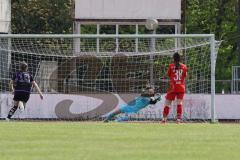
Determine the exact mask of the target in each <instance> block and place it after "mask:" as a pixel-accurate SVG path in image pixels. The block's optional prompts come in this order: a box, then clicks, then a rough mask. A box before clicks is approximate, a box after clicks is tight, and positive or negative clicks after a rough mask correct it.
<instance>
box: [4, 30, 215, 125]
mask: <svg viewBox="0 0 240 160" xmlns="http://www.w3.org/2000/svg"><path fill="white" fill-rule="evenodd" d="M219 44H220V43H218V42H217V41H215V36H214V35H213V34H184V35H182V34H171V35H169V34H164V35H158V34H153V35H152V34H143V35H132V34H118V35H95V34H94V35H90V34H64V35H63V34H59V35H51V34H5V35H0V53H1V59H0V61H1V68H0V69H1V72H2V73H3V74H4V73H5V74H4V75H8V76H5V77H3V78H2V77H1V81H0V89H1V94H5V93H8V91H9V88H8V81H9V80H10V78H11V74H12V73H13V72H16V71H17V70H18V67H19V66H18V65H19V62H21V61H26V62H27V63H28V64H29V71H30V72H31V73H32V74H33V75H34V77H35V80H36V81H37V82H38V83H39V85H40V88H41V89H42V91H43V92H44V93H45V94H47V95H48V96H52V95H51V93H54V94H55V95H54V96H55V98H56V97H57V98H56V99H61V98H60V97H64V96H70V95H74V96H76V95H79V97H81V98H82V99H81V101H84V97H91V98H96V97H97V99H100V100H101V102H100V101H99V102H98V101H96V102H94V100H92V99H90V100H89V99H88V100H86V102H83V103H85V104H84V107H83V106H82V107H80V108H77V106H78V105H80V104H77V102H76V104H75V101H74V100H73V101H68V99H69V98H67V100H66V101H64V102H63V101H58V102H57V101H56V103H54V104H53V106H45V107H48V112H49V115H48V116H46V114H43V113H44V112H45V111H44V109H42V110H41V112H39V109H38V113H37V110H34V109H32V110H34V111H29V112H31V113H32V115H26V114H25V115H24V116H25V117H27V118H36V117H37V118H45V117H47V118H60V119H61V118H62V119H81V118H83V119H87V118H90V119H91V118H93V117H96V116H102V115H104V114H106V113H108V112H110V111H111V110H113V109H114V108H116V107H117V106H118V105H119V104H120V103H123V102H124V101H125V102H126V101H129V99H128V98H129V96H127V95H129V94H131V96H130V97H131V98H133V97H134V96H133V95H137V94H139V93H140V92H141V90H142V89H143V88H144V86H145V84H146V83H147V82H150V83H152V84H154V85H155V86H158V87H159V88H160V90H161V92H162V93H166V91H167V88H168V79H167V77H166V76H165V73H166V68H167V66H168V64H169V63H171V60H172V55H173V53H174V52H179V53H180V54H181V56H182V61H183V63H185V64H186V65H187V66H188V68H189V76H188V78H187V81H186V86H187V87H186V88H187V91H186V94H187V96H186V101H185V103H186V106H188V107H186V117H187V119H208V120H211V121H212V122H215V121H216V119H217V118H216V114H215V64H216V58H217V52H218V47H219ZM101 94H104V96H106V95H105V94H111V96H110V97H112V99H109V98H106V97H104V96H103V97H101V96H100V98H99V95H101ZM63 95H64V96H63ZM86 95H87V96H86ZM126 97H127V98H126ZM197 97H202V99H203V100H204V102H198V100H197ZM73 99H74V98H73ZM106 99H107V100H106ZM116 99H117V100H116ZM205 100H206V101H207V102H205ZM115 101H117V102H116V103H115ZM195 101H197V104H198V105H199V106H200V107H198V108H195V109H196V110H197V111H196V110H195V109H194V111H193V109H192V108H191V106H194V104H193V103H195ZM113 102H114V104H112V103H113ZM42 103H44V105H48V103H47V102H42ZM78 103H79V102H78ZM207 103H209V104H207ZM65 104H69V106H67V107H66V106H64V105H65ZM71 105H72V106H73V107H71ZM94 105H95V107H94ZM51 107H52V109H51V110H50V109H49V108H51ZM201 107H202V108H201ZM29 108H31V107H29ZM43 108H44V107H43ZM2 110H3V109H2ZM5 110H7V109H4V111H5ZM29 110H31V109H29ZM160 110H161V106H159V107H158V108H157V109H156V110H154V113H156V117H157V118H160V117H159V116H160ZM198 110H201V111H199V112H198ZM204 110H206V111H204ZM158 111H159V112H158ZM50 112H52V113H50ZM146 112H149V110H147V111H146ZM190 112H191V113H190ZM3 114H4V115H5V113H3ZM41 114H42V115H41ZM33 115H35V116H33ZM0 116H1V117H2V116H3V115H0ZM19 117H20V118H21V115H19ZM86 117H87V118H86Z"/></svg>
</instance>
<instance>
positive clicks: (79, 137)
mask: <svg viewBox="0 0 240 160" xmlns="http://www.w3.org/2000/svg"><path fill="white" fill-rule="evenodd" d="M0 130H1V131H0V160H145V159H148V160H159V159H163V160H195V159H196V160H228V159H231V160H239V159H240V125H239V124H208V123H195V124H180V125H177V124H166V125H161V124H158V123H101V122H4V121H1V122H0Z"/></svg>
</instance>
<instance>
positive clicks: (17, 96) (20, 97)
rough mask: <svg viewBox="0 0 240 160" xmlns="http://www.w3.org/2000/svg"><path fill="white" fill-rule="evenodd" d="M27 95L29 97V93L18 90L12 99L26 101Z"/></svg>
mask: <svg viewBox="0 0 240 160" xmlns="http://www.w3.org/2000/svg"><path fill="white" fill-rule="evenodd" d="M29 97H30V93H28V92H21V91H18V92H15V93H14V97H13V100H14V101H22V102H25V103H26V102H27V101H28V100H29Z"/></svg>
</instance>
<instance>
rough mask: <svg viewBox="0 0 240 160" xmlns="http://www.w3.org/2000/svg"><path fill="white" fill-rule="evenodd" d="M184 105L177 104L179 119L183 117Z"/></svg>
mask: <svg viewBox="0 0 240 160" xmlns="http://www.w3.org/2000/svg"><path fill="white" fill-rule="evenodd" d="M182 110H183V107H182V105H177V119H182Z"/></svg>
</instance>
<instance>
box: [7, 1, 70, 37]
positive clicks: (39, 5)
mask: <svg viewBox="0 0 240 160" xmlns="http://www.w3.org/2000/svg"><path fill="white" fill-rule="evenodd" d="M71 8H72V0H12V33H22V34H23V33H38V34H41V33H55V34H56V33H72V9H71Z"/></svg>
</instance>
